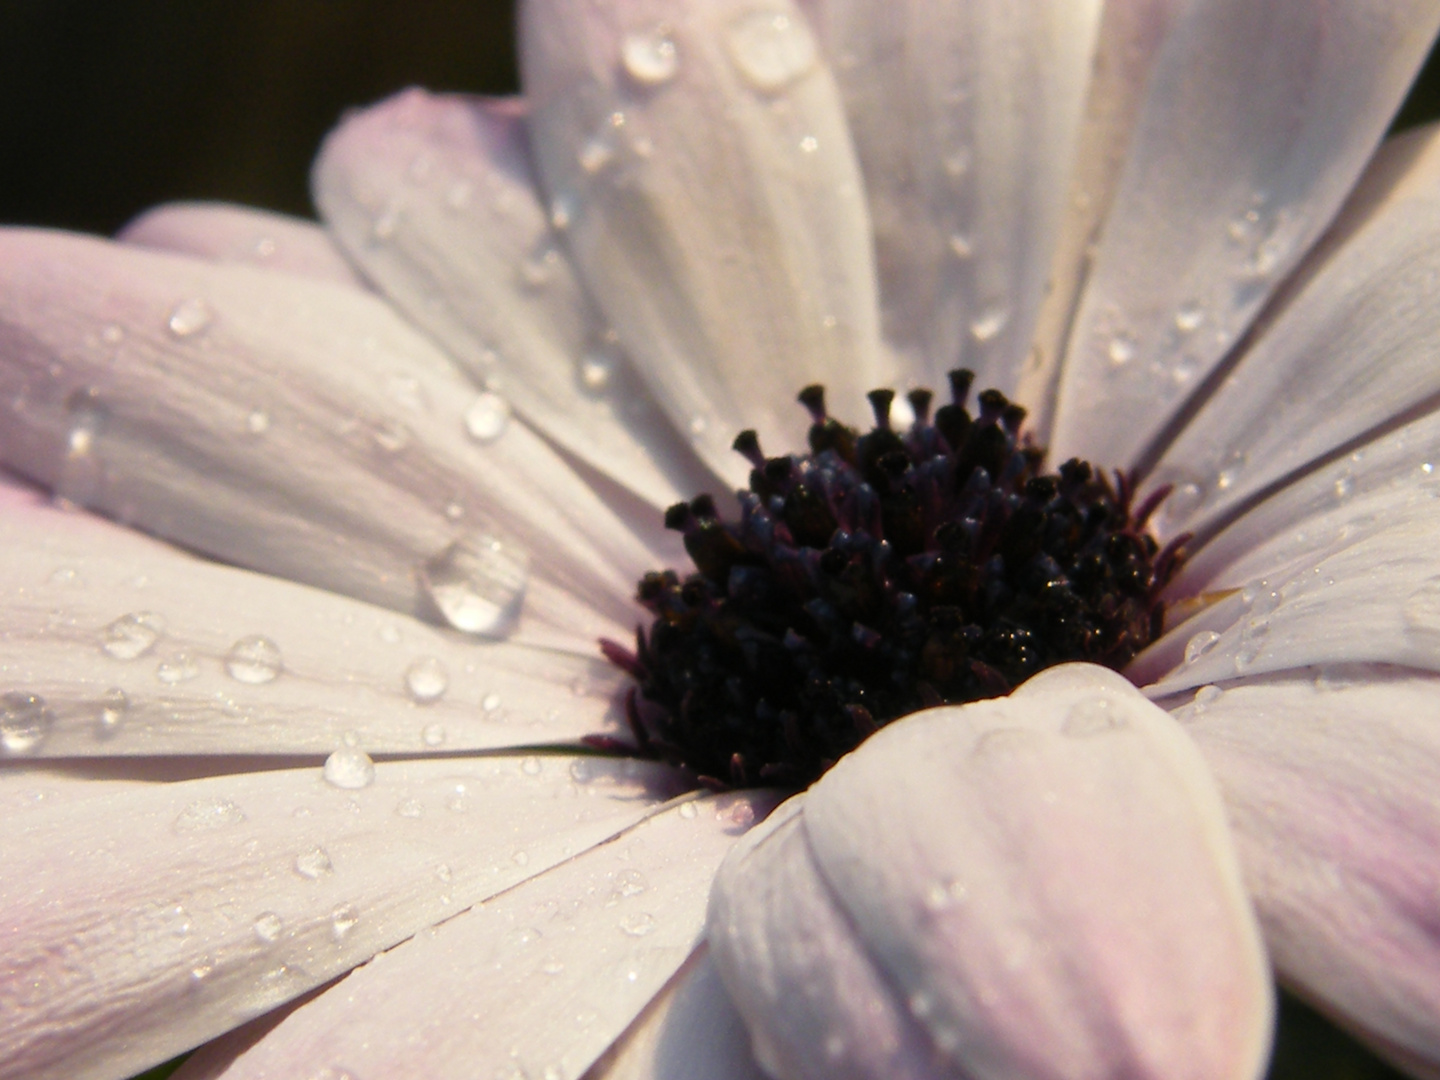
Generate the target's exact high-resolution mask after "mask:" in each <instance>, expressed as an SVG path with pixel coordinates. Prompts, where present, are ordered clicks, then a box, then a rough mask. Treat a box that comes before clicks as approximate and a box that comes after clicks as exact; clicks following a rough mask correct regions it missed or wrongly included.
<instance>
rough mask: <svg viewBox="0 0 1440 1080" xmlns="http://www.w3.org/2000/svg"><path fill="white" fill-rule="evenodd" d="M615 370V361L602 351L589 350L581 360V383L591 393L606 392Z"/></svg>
mask: <svg viewBox="0 0 1440 1080" xmlns="http://www.w3.org/2000/svg"><path fill="white" fill-rule="evenodd" d="M614 371H615V361H614V360H612V359H611V358H610V357H609V356H607V355H605V354H604V353H602V352H589V353H586V354H585V356H584V357H583V358H582V359H581V361H580V385H581V386H582V387H583V388H584V389H585V391H586V392H587V393H590V394H601V393H604V392H605V390H606V388H608V387H609V385H610V376H611V375H612V374H613V373H614Z"/></svg>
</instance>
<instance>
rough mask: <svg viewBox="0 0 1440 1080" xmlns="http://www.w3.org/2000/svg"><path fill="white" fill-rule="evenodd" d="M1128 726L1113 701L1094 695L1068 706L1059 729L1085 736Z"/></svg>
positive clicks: (1119, 729) (1107, 732) (1106, 732)
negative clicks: (1068, 709) (1094, 696)
mask: <svg viewBox="0 0 1440 1080" xmlns="http://www.w3.org/2000/svg"><path fill="white" fill-rule="evenodd" d="M1128 726H1129V724H1128V722H1127V721H1126V719H1125V717H1123V716H1121V715H1120V713H1119V711H1118V710H1117V709H1116V708H1115V706H1114V703H1113V702H1111V701H1110V700H1108V699H1107V698H1101V697H1096V698H1087V699H1086V700H1084V701H1077V702H1076V703H1075V704H1074V705H1072V706H1070V711H1069V712H1067V713H1066V714H1065V719H1064V721H1063V722H1062V723H1061V725H1060V730H1061V731H1062V732H1063V733H1064V734H1066V735H1070V736H1073V737H1075V738H1087V737H1089V736H1092V735H1106V734H1109V733H1110V732H1115V731H1122V730H1124V729H1125V728H1127V727H1128Z"/></svg>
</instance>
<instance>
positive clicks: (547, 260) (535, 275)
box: [520, 245, 560, 289]
mask: <svg viewBox="0 0 1440 1080" xmlns="http://www.w3.org/2000/svg"><path fill="white" fill-rule="evenodd" d="M559 268H560V253H559V252H558V251H556V250H555V249H554V248H553V247H549V246H548V245H547V246H546V247H544V248H542V249H540V250H539V251H537V252H535V253H534V254H533V255H529V256H526V257H525V258H524V259H522V260H521V261H520V280H521V281H522V282H523V283H524V284H525V285H526V287H528V288H530V289H540V288H543V287H544V286H546V285H548V284H549V283H550V279H551V278H553V277H554V276H555V273H556V271H557V270H559Z"/></svg>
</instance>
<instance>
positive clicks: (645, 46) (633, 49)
mask: <svg viewBox="0 0 1440 1080" xmlns="http://www.w3.org/2000/svg"><path fill="white" fill-rule="evenodd" d="M620 63H621V64H623V65H624V67H625V73H626V74H627V75H629V76H630V78H632V79H634V80H635V81H636V82H637V83H639V84H640V85H641V86H659V85H660V84H661V83H665V82H669V81H670V80H671V79H673V78H674V77H675V72H676V71H678V70H679V69H680V54H679V52H677V51H676V49H675V41H674V39H673V38H671V36H670V31H669V29H668V28H667V27H665V26H657V27H655V28H654V29H651V30H646V31H643V32H640V33H633V34H626V35H625V37H624V39H623V40H622V41H621V42H620Z"/></svg>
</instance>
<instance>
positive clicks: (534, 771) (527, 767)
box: [520, 754, 540, 776]
mask: <svg viewBox="0 0 1440 1080" xmlns="http://www.w3.org/2000/svg"><path fill="white" fill-rule="evenodd" d="M520 771H521V772H523V773H524V774H525V775H526V776H539V775H540V759H539V758H538V757H536V756H535V755H534V754H531V755H529V756H528V757H526V758H524V759H523V760H522V761H521V762H520Z"/></svg>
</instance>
